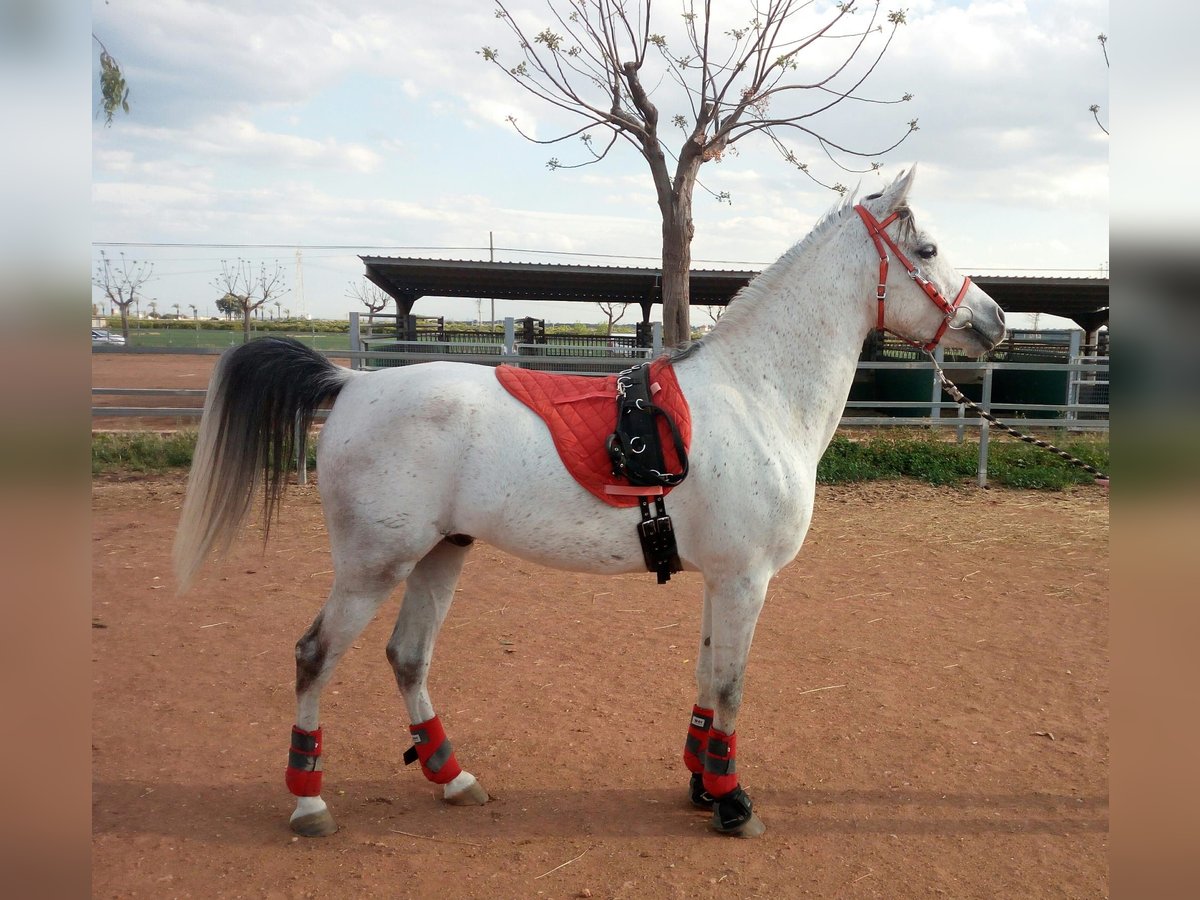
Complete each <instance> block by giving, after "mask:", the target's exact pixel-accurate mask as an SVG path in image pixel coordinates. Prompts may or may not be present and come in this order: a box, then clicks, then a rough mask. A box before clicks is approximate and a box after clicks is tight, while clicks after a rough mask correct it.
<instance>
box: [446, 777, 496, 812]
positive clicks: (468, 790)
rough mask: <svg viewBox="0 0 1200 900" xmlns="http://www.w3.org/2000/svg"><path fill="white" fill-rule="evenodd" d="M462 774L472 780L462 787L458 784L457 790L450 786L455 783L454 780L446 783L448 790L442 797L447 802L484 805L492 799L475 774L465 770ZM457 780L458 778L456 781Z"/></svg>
mask: <svg viewBox="0 0 1200 900" xmlns="http://www.w3.org/2000/svg"><path fill="white" fill-rule="evenodd" d="M462 775H467V776H468V778H470V781H468V782H467V783H466V784H465V785H463V786H461V787H458V786H456V787H457V790H454V791H451V790H450V786H451V785H453V784H454V782H453V781H452V782H450V784H448V785H446V791H445V793H443V794H442V798H443V799H444V800H445V801H446V802H447V803H450V804H452V805H454V806H483V805H484V804H485V803H487V802H488V800H490V799H491V798H490V797H489V796H488V792H487V791H485V790H484V789H483V785H482V784H480V783H479V781H478V780H477V779H476V778H475V776H474V775H470V774H469V773H467V772H463V773H462ZM462 775H460V776H459V778H461V777H462ZM457 780H458V779H457V778H456V779H455V781H457Z"/></svg>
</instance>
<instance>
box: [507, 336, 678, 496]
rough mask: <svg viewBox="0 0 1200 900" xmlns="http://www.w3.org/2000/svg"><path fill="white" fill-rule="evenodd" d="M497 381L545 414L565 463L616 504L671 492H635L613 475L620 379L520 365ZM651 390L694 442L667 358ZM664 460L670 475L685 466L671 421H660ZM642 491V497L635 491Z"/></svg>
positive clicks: (655, 366) (656, 367) (658, 365)
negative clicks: (609, 445) (609, 444)
mask: <svg viewBox="0 0 1200 900" xmlns="http://www.w3.org/2000/svg"><path fill="white" fill-rule="evenodd" d="M496 378H498V379H499V381H500V383H501V384H502V385H504V388H505V389H506V390H507V391H508V392H509V393H510V394H512V395H513V396H514V397H516V398H517V399H518V400H520V401H521V402H522V403H524V404H525V405H526V406H528V407H529V408H530V409H532V410H533V411H534V412H535V413H537V414H538V415H539V416H541V418H542V421H544V422H545V423H546V427H547V428H549V429H550V436H551V437H552V438H553V439H554V446H555V447H556V448H558V455H559V456H560V457H562V461H563V465H565V466H566V467H567V471H568V472H570V473H571V477H573V478H574V479H575V480H576V481H578V482H579V483H580V484H581V485H583V486H584V487H585V488H587V490H589V491H590V492H591V493H593V494H594V495H595V496H597V497H599V498H600V499H601V500H603V501H604V502H605V503H607V504H609V505H610V506H619V507H629V506H637V505H638V495H639V494H642V495H649V496H657V495H660V494H666V493H670V491H671V489H670V488H669V487H668V488H632V489H631V488H630V486H629V484H628V482H626V481H625V479H623V478H621V477H619V476H616V475H613V473H612V462H611V461H610V460H609V458H608V451H607V450H606V449H605V447H604V445H605V442H606V441H607V440H608V436H609V435H610V434H612V433H613V432H614V431H615V430H616V428H617V376H616V375H609V376H608V377H607V378H596V377H594V376H589V375H556V374H552V373H550V372H535V371H532V370H531V369H518V368H516V367H514V366H497V368H496ZM650 390H651V394H652V396H653V400H654V405H655V406H658V407H660V408H661V409H663V411H665V412H666V413H667V415H669V416H670V417H671V418H672V420H674V422H675V427H676V428H678V429H679V434H680V436H681V437H682V438H683V445H684V447H685V448H687V449H690V448H691V444H692V416H691V412H690V410H689V409H688V404H687V399H686V398H685V397H684V396H683V392H682V391H681V390H680V389H679V382H678V381H677V380H676V379H675V370H674V368H673V367H672V366H671V363H670V361H668V360H666V359H659V360H655V361H654V362H652V363H651V364H650ZM658 433H659V438H660V439H661V441H662V448H663V461H664V462H665V463H666V466H667V469H668V471H671V472H678V471H679V470H680V468H681V465H680V461H679V458H678V456H677V455H676V453H675V444H674V441H672V439H671V432H670V430H669V429H668V428H667V425H666V423H665V422H663V421H662V420H661V419H660V420H659V422H658ZM631 491H636V493H630V492H631Z"/></svg>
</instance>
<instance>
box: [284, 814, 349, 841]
mask: <svg viewBox="0 0 1200 900" xmlns="http://www.w3.org/2000/svg"><path fill="white" fill-rule="evenodd" d="M288 824H289V825H290V826H291V829H292V831H294V832H296V834H298V835H301V836H303V837H328V836H329V835H331V834H333V833H334V832H335V831H337V830H338V826H337V822H335V821H333V816H332V815H331V814H330V812H329V810H328V809H322V810H320V811H318V812H311V813H308V814H307V815H303V816H297V817H296V818H294V819H292V821H291V822H289V823H288Z"/></svg>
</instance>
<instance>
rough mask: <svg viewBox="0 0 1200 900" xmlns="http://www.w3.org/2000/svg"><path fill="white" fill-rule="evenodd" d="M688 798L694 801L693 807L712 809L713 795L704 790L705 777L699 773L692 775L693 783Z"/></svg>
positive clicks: (689, 787)
mask: <svg viewBox="0 0 1200 900" xmlns="http://www.w3.org/2000/svg"><path fill="white" fill-rule="evenodd" d="M688 798H689V799H690V800H691V801H692V806H695V807H698V808H699V809H712V805H713V798H712V794H710V793H709V792H708V791H706V790H705V789H704V776H703V775H701V774H700V773H699V772H693V773H692V781H691V783H690V784H689V785H688Z"/></svg>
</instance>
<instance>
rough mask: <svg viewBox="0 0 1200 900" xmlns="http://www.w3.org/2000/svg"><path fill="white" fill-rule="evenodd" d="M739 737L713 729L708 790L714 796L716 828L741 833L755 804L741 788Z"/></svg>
mask: <svg viewBox="0 0 1200 900" xmlns="http://www.w3.org/2000/svg"><path fill="white" fill-rule="evenodd" d="M736 756H737V735H736V734H726V733H725V732H723V731H717V729H715V728H713V729H711V730H710V731H709V732H708V748H707V752H706V753H705V754H704V788H705V790H706V791H707V792H708V793H709V794H710V795H711V802H712V811H713V828H715V829H716V830H717V831H725V832H737V831H739V830H740V829H741V827H742V826H743V825H745V824H746V823H747V822H749V821H750V819H751V817H752V816H753V814H754V812H753V811H754V804H752V803H751V802H750V798H749V797H748V796H746V792H745V791H743V790H742V788H741V786H740V785H739V784H738V777H737V762H736V761H735V757H736Z"/></svg>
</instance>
